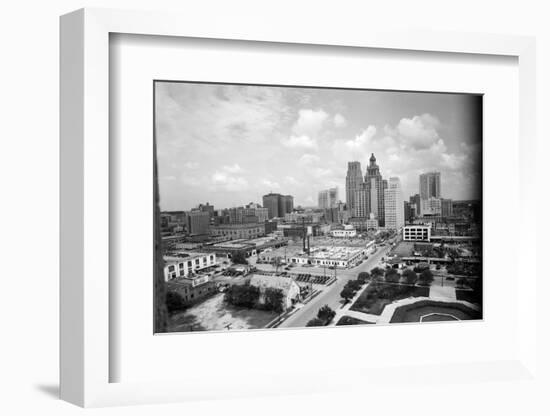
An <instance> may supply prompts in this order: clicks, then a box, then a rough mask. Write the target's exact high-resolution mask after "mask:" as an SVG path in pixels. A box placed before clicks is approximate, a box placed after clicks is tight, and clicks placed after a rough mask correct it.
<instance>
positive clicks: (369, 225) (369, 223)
mask: <svg viewBox="0 0 550 416" xmlns="http://www.w3.org/2000/svg"><path fill="white" fill-rule="evenodd" d="M378 227H379V224H378V220H377V219H376V218H375V217H374V214H372V213H371V214H370V216H369V218H368V219H367V220H366V221H365V228H366V230H367V231H378Z"/></svg>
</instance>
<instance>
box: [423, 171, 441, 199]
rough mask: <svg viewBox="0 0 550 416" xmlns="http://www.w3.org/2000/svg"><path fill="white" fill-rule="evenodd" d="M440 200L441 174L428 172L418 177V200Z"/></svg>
mask: <svg viewBox="0 0 550 416" xmlns="http://www.w3.org/2000/svg"><path fill="white" fill-rule="evenodd" d="M429 198H441V173H440V172H428V173H423V174H421V175H420V199H429Z"/></svg>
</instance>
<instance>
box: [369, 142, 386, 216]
mask: <svg viewBox="0 0 550 416" xmlns="http://www.w3.org/2000/svg"><path fill="white" fill-rule="evenodd" d="M387 187H388V182H387V181H386V180H384V179H382V175H381V174H380V168H379V167H378V165H377V164H376V157H374V153H371V156H370V159H369V165H368V166H367V173H366V175H365V190H366V192H367V199H368V214H370V213H372V214H374V217H375V218H376V219H378V222H379V224H380V226H384V221H385V214H384V190H385V189H386V188H387Z"/></svg>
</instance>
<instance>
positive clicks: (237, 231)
mask: <svg viewBox="0 0 550 416" xmlns="http://www.w3.org/2000/svg"><path fill="white" fill-rule="evenodd" d="M210 232H211V234H212V235H214V236H225V237H229V238H231V239H232V240H237V239H243V238H244V239H250V238H257V237H262V236H264V235H265V225H264V224H257V223H252V224H220V225H217V226H213V227H211V229H210Z"/></svg>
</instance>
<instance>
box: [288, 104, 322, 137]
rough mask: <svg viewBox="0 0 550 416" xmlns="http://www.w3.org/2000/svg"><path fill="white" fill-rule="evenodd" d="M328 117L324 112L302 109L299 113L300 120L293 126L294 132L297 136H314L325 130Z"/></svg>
mask: <svg viewBox="0 0 550 416" xmlns="http://www.w3.org/2000/svg"><path fill="white" fill-rule="evenodd" d="M328 117H329V115H328V113H326V112H325V111H324V110H310V109H301V110H299V111H298V120H296V122H295V123H294V125H293V126H292V131H293V133H294V134H295V135H297V136H301V135H309V136H314V135H316V134H317V133H319V131H320V130H321V129H322V128H323V126H324V124H325V121H327V119H328Z"/></svg>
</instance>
